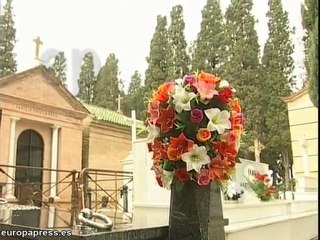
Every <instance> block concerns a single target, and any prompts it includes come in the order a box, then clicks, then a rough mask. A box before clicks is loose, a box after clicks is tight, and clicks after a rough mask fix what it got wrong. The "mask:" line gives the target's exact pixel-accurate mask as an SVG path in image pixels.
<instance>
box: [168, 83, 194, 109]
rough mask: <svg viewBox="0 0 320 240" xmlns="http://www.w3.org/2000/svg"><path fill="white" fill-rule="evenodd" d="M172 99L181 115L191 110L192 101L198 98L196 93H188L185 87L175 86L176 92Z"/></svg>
mask: <svg viewBox="0 0 320 240" xmlns="http://www.w3.org/2000/svg"><path fill="white" fill-rule="evenodd" d="M172 97H173V104H174V105H175V110H176V111H177V112H178V113H181V112H182V110H185V111H190V110H191V105H190V101H191V100H192V99H193V98H195V97H196V94H195V93H194V92H188V91H186V89H185V88H184V87H182V86H180V85H177V86H175V92H174V94H173V95H172Z"/></svg>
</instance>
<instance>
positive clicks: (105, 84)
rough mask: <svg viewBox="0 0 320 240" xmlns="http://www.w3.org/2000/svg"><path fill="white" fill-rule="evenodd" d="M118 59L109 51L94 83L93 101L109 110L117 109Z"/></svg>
mask: <svg viewBox="0 0 320 240" xmlns="http://www.w3.org/2000/svg"><path fill="white" fill-rule="evenodd" d="M118 62H119V61H118V59H117V58H116V55H115V54H114V53H111V54H110V55H109V56H108V58H107V60H106V63H105V65H104V66H103V67H102V68H101V69H100V71H99V73H98V76H97V80H96V84H95V96H94V98H93V103H94V104H95V105H98V106H101V107H107V108H109V109H111V110H117V107H118V102H117V98H118V95H119V94H120V84H121V81H120V80H119V76H118V75H119V69H118Z"/></svg>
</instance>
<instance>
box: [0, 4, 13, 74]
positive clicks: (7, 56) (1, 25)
mask: <svg viewBox="0 0 320 240" xmlns="http://www.w3.org/2000/svg"><path fill="white" fill-rule="evenodd" d="M13 17H14V14H13V8H12V0H7V2H6V4H5V6H4V8H3V14H1V15H0V77H4V76H7V75H9V74H12V73H15V72H16V71H17V62H16V60H15V57H16V54H15V53H14V52H13V49H14V46H15V43H16V29H15V28H14V20H13Z"/></svg>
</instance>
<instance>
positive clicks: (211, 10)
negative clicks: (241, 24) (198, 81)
mask: <svg viewBox="0 0 320 240" xmlns="http://www.w3.org/2000/svg"><path fill="white" fill-rule="evenodd" d="M224 44H225V42H224V23H223V16H222V12H221V8H220V0H207V4H206V5H205V7H204V8H203V10H202V22H201V30H200V32H199V33H198V37H197V39H196V41H195V46H194V52H193V54H192V55H193V56H192V70H193V71H197V70H203V71H206V72H210V73H214V74H218V73H219V67H220V65H221V61H222V52H223V50H224Z"/></svg>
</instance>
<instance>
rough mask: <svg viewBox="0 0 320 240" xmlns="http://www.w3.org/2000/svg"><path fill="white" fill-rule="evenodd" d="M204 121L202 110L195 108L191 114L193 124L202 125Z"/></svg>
mask: <svg viewBox="0 0 320 240" xmlns="http://www.w3.org/2000/svg"><path fill="white" fill-rule="evenodd" d="M202 119H203V112H202V110H201V109H199V108H195V109H193V110H191V114H190V120H191V122H192V123H195V124H197V123H200V122H201V121H202Z"/></svg>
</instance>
